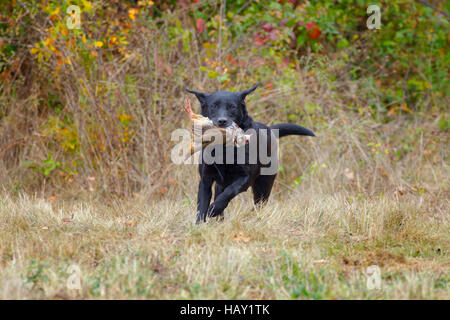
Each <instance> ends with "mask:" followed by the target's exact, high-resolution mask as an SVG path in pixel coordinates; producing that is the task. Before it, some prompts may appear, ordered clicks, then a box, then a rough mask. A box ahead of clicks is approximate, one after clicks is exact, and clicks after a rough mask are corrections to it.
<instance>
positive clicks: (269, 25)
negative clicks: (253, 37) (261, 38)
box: [261, 23, 273, 32]
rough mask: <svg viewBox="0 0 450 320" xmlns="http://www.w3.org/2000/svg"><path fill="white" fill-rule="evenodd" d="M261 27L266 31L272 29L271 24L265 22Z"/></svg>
mask: <svg viewBox="0 0 450 320" xmlns="http://www.w3.org/2000/svg"><path fill="white" fill-rule="evenodd" d="M261 29H263V30H264V31H266V32H270V31H272V30H273V26H272V25H271V24H269V23H266V24H265V25H263V26H262V27H261Z"/></svg>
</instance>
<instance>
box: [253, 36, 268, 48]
mask: <svg viewBox="0 0 450 320" xmlns="http://www.w3.org/2000/svg"><path fill="white" fill-rule="evenodd" d="M253 42H254V43H255V44H256V45H257V46H260V47H261V46H262V45H264V43H265V42H266V39H265V38H263V37H261V36H260V35H259V34H257V35H256V36H255V37H254V38H253Z"/></svg>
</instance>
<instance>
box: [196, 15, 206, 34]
mask: <svg viewBox="0 0 450 320" xmlns="http://www.w3.org/2000/svg"><path fill="white" fill-rule="evenodd" d="M205 29H206V22H205V20H203V19H202V18H198V19H197V32H198V33H203V31H205Z"/></svg>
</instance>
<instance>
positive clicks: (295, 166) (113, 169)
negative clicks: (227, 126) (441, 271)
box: [0, 0, 450, 197]
mask: <svg viewBox="0 0 450 320" xmlns="http://www.w3.org/2000/svg"><path fill="white" fill-rule="evenodd" d="M372 2H373V1H364V0H346V1H344V0H335V1H331V0H324V1H300V0H284V1H283V0H279V1H268V0H253V1H251V0H227V1H224V0H223V1H210V0H194V1H191V0H172V1H158V0H155V1H150V0H140V1H131V0H128V1H115V0H101V1H87V0H73V1H65V0H63V1H56V0H54V1H52V0H29V1H18V0H9V1H2V3H1V4H0V171H1V172H0V184H2V185H4V186H5V188H7V189H12V190H16V191H17V190H22V189H23V190H26V191H36V190H43V192H47V193H48V192H50V193H51V192H62V190H66V191H68V192H72V193H73V194H78V193H80V192H83V191H86V192H93V191H98V194H117V195H119V196H123V195H129V194H130V193H132V192H135V191H138V190H142V188H145V190H147V191H150V192H149V193H151V194H152V195H154V196H156V197H162V196H164V194H166V193H167V192H168V191H169V190H171V188H172V189H173V188H174V186H178V187H179V186H180V183H181V181H182V180H185V178H186V177H189V176H192V170H194V169H193V168H192V167H188V168H187V169H186V168H185V167H186V166H182V167H183V168H181V167H176V166H175V165H174V164H173V163H171V160H170V150H171V147H172V146H173V144H174V143H173V142H172V141H171V140H170V137H171V132H172V131H173V130H174V129H176V128H179V127H183V126H184V127H186V126H187V125H188V122H187V121H186V117H185V115H184V114H183V113H182V112H181V110H182V103H183V100H184V98H185V97H186V93H185V92H184V88H185V87H190V88H193V89H197V90H204V91H207V92H211V91H215V90H231V91H232V90H241V89H244V88H247V87H250V86H251V85H253V84H254V83H257V82H260V83H262V87H261V88H260V89H259V90H258V91H257V92H256V93H255V94H254V95H252V96H251V97H250V96H249V99H248V100H249V102H248V108H249V111H250V114H252V115H254V118H255V119H256V120H258V121H262V122H265V123H275V122H280V121H292V122H296V123H301V124H303V125H305V126H307V127H310V128H312V129H314V130H315V131H316V132H317V133H318V136H319V139H321V140H319V141H320V145H321V146H317V145H314V142H310V141H307V142H305V143H304V144H303V145H302V146H300V145H299V144H298V143H297V142H296V143H295V144H294V146H293V147H289V146H286V147H285V150H287V152H286V153H285V155H284V159H285V161H286V162H287V163H288V165H286V166H282V167H280V175H281V178H282V180H281V181H282V183H284V184H286V185H287V186H290V187H292V188H295V187H296V186H298V185H299V184H302V183H303V184H304V183H307V182H308V181H309V183H313V181H321V180H320V179H319V178H320V177H321V176H322V177H323V180H322V181H329V179H334V180H335V181H336V182H337V183H336V186H335V187H336V188H338V187H339V186H341V187H342V186H344V187H347V188H354V189H355V190H356V191H358V192H363V191H365V192H375V191H376V192H379V191H380V190H381V191H384V190H385V189H386V188H389V187H390V185H392V184H398V183H400V182H401V183H404V184H406V185H408V186H410V187H411V190H414V189H415V190H420V189H421V187H418V186H417V185H416V184H417V183H418V182H417V180H420V174H418V173H417V172H416V173H415V174H411V173H408V172H409V171H408V169H402V170H399V169H398V166H402V168H405V167H411V166H413V167H414V168H415V169H417V168H418V167H419V164H418V163H419V162H420V164H423V165H426V164H424V163H423V161H425V160H426V159H428V160H427V161H429V162H427V163H428V164H436V163H438V164H444V165H445V162H446V152H447V151H444V150H445V149H446V146H447V147H448V132H449V126H450V119H449V115H448V102H449V100H448V92H449V79H448V65H449V64H450V51H449V50H448V49H449V40H450V35H449V32H448V31H449V20H448V18H447V17H446V16H445V15H443V14H441V13H439V12H438V11H436V10H434V9H432V8H430V7H429V6H426V5H424V4H423V3H420V2H418V1H403V0H396V1H377V2H376V3H372ZM429 3H430V4H432V5H433V6H435V7H437V8H439V9H440V10H442V11H444V12H449V11H450V7H449V3H448V1H431V0H430V1H429ZM371 4H377V5H379V6H380V8H381V20H382V24H381V29H379V30H369V29H368V28H367V26H366V21H367V19H368V17H369V14H367V13H366V9H367V7H368V6H369V5H371ZM70 5H77V6H79V7H80V9H81V27H80V28H79V29H69V28H68V27H67V19H68V17H69V16H70V14H69V13H67V8H68V7H69V6H70ZM320 136H322V137H323V138H320ZM286 141H291V142H292V141H295V140H286ZM302 141H303V140H302ZM316 141H317V140H316ZM305 145H306V147H305ZM307 147H309V148H311V149H312V150H313V152H308V151H305V149H304V148H307ZM289 148H291V149H292V152H290V150H291V149H289ZM296 154H301V155H302V158H301V159H299V157H297V156H296ZM338 159H342V162H340V160H338ZM424 159H425V160H424ZM331 163H334V164H335V167H334V169H333V171H332V170H329V171H328V173H320V172H321V171H324V170H326V169H327V168H328V169H330V166H331ZM337 163H339V165H338V164H337ZM286 167H291V171H288V170H287V169H285V168H286ZM305 168H306V170H305ZM308 168H309V169H308ZM308 170H309V171H308ZM189 172H190V173H189ZM373 172H378V173H379V175H376V177H375V178H373V179H375V181H374V180H373V179H372V180H370V181H368V180H369V179H363V177H364V176H365V175H367V174H368V173H373ZM336 179H337V180H336ZM386 179H388V180H389V181H388V182H386V181H385V180H386ZM365 180H367V181H365ZM399 181H400V182H399ZM333 188H334V187H333ZM178 189H179V188H178ZM181 189H183V188H181ZM422 189H423V188H422Z"/></svg>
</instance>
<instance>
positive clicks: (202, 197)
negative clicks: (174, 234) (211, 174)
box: [196, 177, 213, 224]
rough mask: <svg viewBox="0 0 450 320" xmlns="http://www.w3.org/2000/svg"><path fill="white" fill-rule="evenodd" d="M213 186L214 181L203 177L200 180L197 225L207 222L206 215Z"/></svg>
mask: <svg viewBox="0 0 450 320" xmlns="http://www.w3.org/2000/svg"><path fill="white" fill-rule="evenodd" d="M212 184H213V180H212V179H210V178H205V177H202V179H201V180H200V184H199V186H198V198H197V222H196V223H197V224H198V223H200V222H202V221H203V222H205V221H206V213H207V212H208V207H209V202H210V201H211V196H212Z"/></svg>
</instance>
